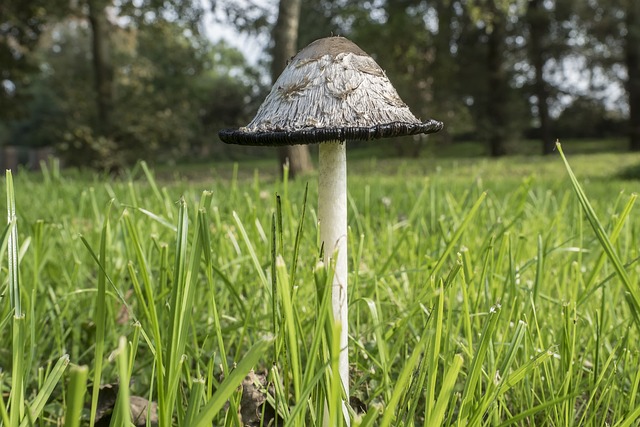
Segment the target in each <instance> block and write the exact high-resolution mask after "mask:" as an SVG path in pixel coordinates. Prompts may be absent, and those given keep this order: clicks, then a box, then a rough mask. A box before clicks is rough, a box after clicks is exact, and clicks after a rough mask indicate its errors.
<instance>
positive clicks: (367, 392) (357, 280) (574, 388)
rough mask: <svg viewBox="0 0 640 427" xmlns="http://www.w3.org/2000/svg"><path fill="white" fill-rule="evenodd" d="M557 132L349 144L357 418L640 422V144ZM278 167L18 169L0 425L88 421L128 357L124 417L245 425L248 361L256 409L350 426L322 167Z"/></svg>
mask: <svg viewBox="0 0 640 427" xmlns="http://www.w3.org/2000/svg"><path fill="white" fill-rule="evenodd" d="M565 147H566V148H565V150H566V151H567V153H566V156H567V159H568V163H566V164H565V163H564V162H563V159H564V155H565V154H564V153H562V155H561V154H560V153H558V155H554V156H550V157H544V158H542V157H530V156H529V157H526V156H514V157H509V158H505V159H500V160H484V159H477V158H466V159H453V158H445V159H424V160H420V161H416V160H413V161H412V160H406V159H399V158H394V159H384V160H382V159H377V160H376V159H372V158H367V157H364V156H362V157H360V156H359V155H356V156H354V158H353V159H350V160H353V161H350V165H349V180H350V181H349V191H350V193H349V206H350V211H349V215H350V220H349V226H350V229H349V233H350V234H349V236H348V237H349V248H350V253H349V257H350V277H349V280H350V289H351V295H350V296H349V301H350V325H349V334H350V349H349V351H350V360H351V383H352V384H351V390H352V400H351V403H352V405H351V407H350V408H348V411H349V414H350V417H351V420H352V423H351V424H352V425H361V426H373V425H376V426H378V425H379V426H419V425H421V426H433V425H440V424H442V425H456V426H463V425H495V426H507V425H519V426H520V425H521V426H527V425H536V426H538V425H539V426H545V425H548V426H552V425H553V426H557V425H563V426H565V425H566V426H570V425H576V426H578V425H580V426H582V425H588V426H605V425H616V426H629V425H635V424H636V423H637V420H638V417H639V416H640V400H639V399H638V388H639V386H640V373H639V371H638V369H637V366H638V364H639V362H640V360H639V359H640V351H639V350H638V348H637V345H635V343H637V342H638V339H639V338H640V337H639V332H640V329H639V326H640V323H639V314H640V313H639V297H638V293H639V290H638V283H640V261H639V257H640V254H639V252H640V242H639V236H640V221H639V220H638V218H639V216H638V215H637V213H636V210H637V208H635V207H634V204H635V201H636V195H635V194H633V192H634V191H637V188H638V181H637V180H634V177H633V176H628V171H632V170H634V168H636V169H637V165H638V164H639V163H640V156H639V155H637V154H635V155H631V154H627V153H608V154H598V155H596V154H580V155H574V154H572V151H571V145H570V144H568V145H565ZM270 168H271V164H268V165H267V164H266V163H265V162H258V163H255V164H253V165H244V164H243V165H240V167H234V166H233V165H230V164H217V165H209V166H207V167H203V166H202V165H201V166H200V169H196V170H189V169H187V168H186V167H180V168H177V169H175V170H173V171H172V172H171V173H169V172H168V171H167V170H166V169H164V170H160V172H159V173H158V176H156V175H155V173H154V171H153V170H151V169H150V168H149V167H147V166H146V165H145V164H140V165H138V166H136V167H135V168H133V169H132V170H131V171H129V172H128V173H127V175H126V176H125V177H124V178H122V179H112V178H110V177H105V176H87V175H83V174H74V173H73V172H72V171H59V170H57V169H56V168H47V169H45V171H44V173H42V174H28V173H18V174H17V175H16V176H15V177H14V176H12V175H11V174H8V175H7V177H6V179H5V188H6V194H7V199H6V200H7V201H6V204H4V205H2V206H1V208H2V209H3V211H5V210H6V212H7V213H8V215H7V218H8V221H7V225H6V227H4V229H3V230H2V232H1V234H0V239H1V240H0V243H1V244H2V245H1V246H0V255H1V256H2V259H3V260H4V261H3V267H2V270H1V272H0V274H1V276H0V280H1V282H0V286H1V288H0V367H1V368H2V370H1V372H0V391H1V393H0V425H4V426H12V427H13V426H22V425H25V426H27V425H36V426H49V425H68V426H75V425H93V423H94V421H93V420H94V419H95V418H96V414H97V412H99V411H98V406H99V405H100V404H101V403H100V402H99V399H98V396H99V393H100V389H99V387H92V385H98V384H115V383H117V382H118V380H120V384H119V386H120V388H119V390H120V392H119V394H118V399H117V401H116V402H115V405H114V407H113V414H112V418H111V419H112V425H126V424H127V420H129V419H130V417H131V413H130V412H131V408H130V407H129V405H128V404H127V402H128V400H129V396H140V397H143V398H146V399H149V400H153V401H155V402H157V403H158V413H157V416H158V421H159V425H162V426H169V425H182V426H200V425H202V426H204V425H212V424H213V425H220V426H222V425H224V426H240V425H242V420H241V419H240V416H239V415H238V414H239V413H241V412H242V409H243V407H244V408H245V409H246V407H248V406H249V403H250V402H247V401H246V400H243V396H242V395H241V393H240V392H239V391H238V386H239V385H240V384H241V383H242V382H243V381H245V382H246V381H247V380H246V378H253V377H252V376H251V374H249V373H250V371H251V369H255V371H256V373H258V374H261V373H264V378H266V380H267V382H268V384H267V385H265V386H264V390H266V391H268V393H267V394H266V395H263V397H265V398H266V401H267V402H269V405H264V406H258V411H259V414H260V416H261V417H262V418H265V417H267V416H268V414H267V412H269V410H268V408H267V406H269V407H273V408H275V410H274V411H273V413H271V414H270V415H269V416H270V417H275V418H276V419H277V420H278V424H279V425H291V426H306V425H323V423H324V420H325V419H327V420H329V421H328V425H343V418H342V408H341V403H340V402H341V401H342V395H341V394H342V390H341V384H340V381H339V378H337V376H334V375H332V372H334V371H335V370H336V368H335V366H336V363H337V354H338V352H339V348H338V347H339V346H337V345H336V343H337V342H338V341H337V338H336V337H337V336H338V335H337V334H338V330H337V328H336V327H335V325H333V322H332V321H331V314H330V298H329V297H327V295H328V294H329V292H327V289H329V285H328V283H330V277H331V268H332V267H331V265H323V264H322V263H319V262H318V261H319V259H320V256H319V248H318V241H317V227H316V210H315V200H316V194H317V193H316V187H315V185H316V184H315V182H316V181H315V178H314V177H309V178H308V179H302V180H297V181H295V182H287V181H284V182H283V181H282V180H280V179H278V178H277V177H275V175H274V174H273V173H272V171H271V169H270ZM212 177H213V178H212ZM623 178H625V179H623ZM307 181H308V187H307ZM307 192H308V194H307ZM305 200H306V202H305ZM14 211H15V216H14V214H13V212H14ZM247 375H249V376H247ZM128 378H130V379H131V381H128V380H127V379H128ZM87 382H88V383H89V386H90V387H89V388H88V389H87ZM245 386H246V384H245ZM258 403H261V402H258ZM325 407H326V408H327V410H326V411H325ZM254 412H255V411H254ZM67 414H76V415H73V416H71V417H67V419H65V416H66V415H67ZM77 414H81V415H80V416H78V415H77ZM245 416H246V413H245ZM78 417H80V418H78ZM78 421H81V422H80V423H78ZM244 421H245V422H247V420H246V419H245V420H244Z"/></svg>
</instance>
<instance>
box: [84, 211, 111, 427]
mask: <svg viewBox="0 0 640 427" xmlns="http://www.w3.org/2000/svg"><path fill="white" fill-rule="evenodd" d="M112 205H113V202H109V204H108V205H107V209H106V212H105V215H104V222H103V224H102V231H101V233H100V255H99V258H98V263H99V265H101V266H103V268H102V269H100V271H99V272H98V283H97V286H98V292H97V294H96V304H95V310H94V322H95V324H96V343H95V353H94V357H95V359H94V363H95V365H94V368H93V390H92V393H91V412H90V415H89V426H90V427H93V426H94V425H95V418H96V411H97V408H98V393H99V392H100V384H101V381H102V364H103V360H104V340H105V328H106V325H107V316H106V307H107V298H106V282H107V273H106V271H105V270H104V267H105V266H106V263H107V238H108V237H107V236H108V233H109V217H110V212H111V206H112Z"/></svg>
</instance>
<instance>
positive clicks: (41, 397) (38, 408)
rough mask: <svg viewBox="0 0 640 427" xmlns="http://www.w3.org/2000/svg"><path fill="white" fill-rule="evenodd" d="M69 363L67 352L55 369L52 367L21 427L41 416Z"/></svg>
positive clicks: (25, 426)
mask: <svg viewBox="0 0 640 427" xmlns="http://www.w3.org/2000/svg"><path fill="white" fill-rule="evenodd" d="M68 365H69V356H68V355H66V354H65V355H64V356H62V357H60V358H59V359H58V361H57V362H56V364H55V366H54V367H53V369H51V372H50V373H49V375H47V378H46V379H45V381H44V383H43V384H42V387H41V388H40V391H39V392H38V394H37V395H36V397H35V399H33V401H32V402H31V406H30V408H29V417H27V418H24V419H23V420H22V422H21V423H20V427H27V426H29V425H31V422H32V421H33V420H36V419H37V418H38V417H40V414H41V413H42V410H43V409H44V407H45V405H46V404H47V401H48V400H49V398H50V397H51V395H52V394H53V392H54V390H55V388H56V386H57V385H58V383H59V382H60V379H61V378H62V375H63V374H64V371H65V370H66V369H67V366H68Z"/></svg>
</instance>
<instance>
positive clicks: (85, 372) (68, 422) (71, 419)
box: [64, 366, 89, 427]
mask: <svg viewBox="0 0 640 427" xmlns="http://www.w3.org/2000/svg"><path fill="white" fill-rule="evenodd" d="M88 376H89V368H88V367H87V366H74V367H72V368H71V369H70V370H69V385H68V388H67V409H66V413H65V415H64V427H80V417H81V415H82V407H83V406H84V396H85V394H86V392H87V377H88Z"/></svg>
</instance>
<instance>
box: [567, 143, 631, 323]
mask: <svg viewBox="0 0 640 427" xmlns="http://www.w3.org/2000/svg"><path fill="white" fill-rule="evenodd" d="M556 148H557V149H558V152H559V153H560V156H561V157H562V161H563V162H564V165H565V167H566V169H567V173H568V174H569V178H570V179H571V185H572V186H573V189H574V191H575V193H576V195H577V196H578V200H579V202H580V205H581V206H582V209H583V210H584V213H585V215H586V217H587V219H588V220H589V224H590V225H591V228H592V229H593V231H594V233H595V235H596V237H597V238H598V241H599V242H600V245H601V246H602V249H603V250H604V252H605V253H606V254H607V257H608V258H609V261H610V262H611V264H612V265H613V268H614V269H615V271H616V272H617V273H618V277H619V278H620V281H621V282H622V284H623V285H624V287H625V289H626V291H627V292H626V293H625V299H626V300H627V304H629V309H630V311H631V314H632V315H633V317H634V319H635V321H636V325H637V326H638V327H639V328H640V287H638V284H637V283H632V281H631V278H630V277H629V275H628V273H627V270H626V269H625V268H624V264H623V263H622V261H621V260H620V257H619V256H618V253H617V252H616V251H615V249H614V248H613V245H612V243H611V240H610V239H609V237H608V236H607V233H606V232H605V230H604V227H603V226H602V224H601V223H600V221H599V220H598V216H597V215H596V212H595V210H594V209H593V207H592V206H591V203H590V202H589V199H588V198H587V195H586V194H585V192H584V190H583V189H582V186H581V185H580V183H579V182H578V179H577V178H576V176H575V175H574V173H573V170H572V169H571V166H570V165H569V161H568V160H567V158H566V157H565V155H564V153H563V151H562V146H561V145H560V143H559V142H557V143H556Z"/></svg>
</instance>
